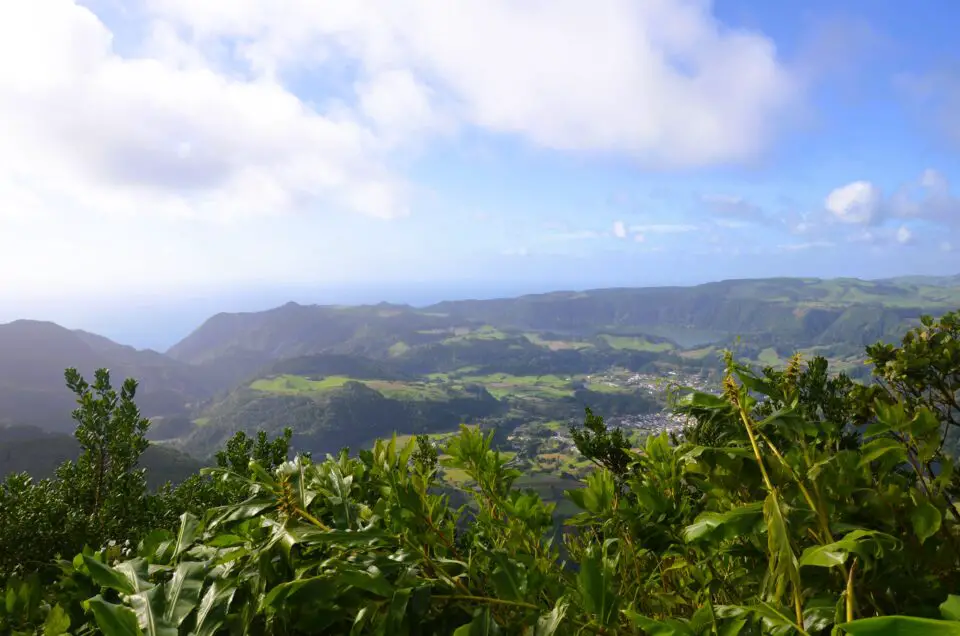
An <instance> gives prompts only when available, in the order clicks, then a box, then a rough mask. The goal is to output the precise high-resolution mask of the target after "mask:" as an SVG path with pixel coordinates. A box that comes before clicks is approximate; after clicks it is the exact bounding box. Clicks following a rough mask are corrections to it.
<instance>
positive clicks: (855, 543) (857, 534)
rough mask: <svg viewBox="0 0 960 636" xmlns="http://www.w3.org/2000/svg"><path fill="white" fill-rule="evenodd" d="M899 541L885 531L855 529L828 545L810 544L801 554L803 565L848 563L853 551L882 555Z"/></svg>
mask: <svg viewBox="0 0 960 636" xmlns="http://www.w3.org/2000/svg"><path fill="white" fill-rule="evenodd" d="M898 544H899V541H898V540H897V539H896V538H895V537H892V536H890V535H888V534H885V533H883V532H876V531H873V530H863V529H858V530H853V531H852V532H849V533H848V534H847V535H846V536H844V537H843V538H842V539H840V540H838V541H834V542H833V543H828V544H827V545H814V546H810V547H809V548H807V549H806V550H804V551H803V554H802V555H801V556H800V565H801V566H808V565H809V566H817V567H825V568H830V567H834V566H837V565H841V564H843V563H846V561H847V558H848V557H849V556H850V554H851V553H853V554H859V555H860V556H862V557H865V558H867V557H880V556H882V555H883V551H884V548H886V547H895V546H897V545H898Z"/></svg>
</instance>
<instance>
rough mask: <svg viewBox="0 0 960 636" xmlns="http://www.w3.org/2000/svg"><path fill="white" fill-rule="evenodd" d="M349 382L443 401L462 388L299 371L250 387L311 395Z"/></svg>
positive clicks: (405, 397) (387, 392)
mask: <svg viewBox="0 0 960 636" xmlns="http://www.w3.org/2000/svg"><path fill="white" fill-rule="evenodd" d="M347 382H359V383H361V384H365V385H366V386H368V387H370V388H371V389H373V390H375V391H379V392H380V393H381V394H383V396H384V397H387V398H391V399H395V400H408V401H417V400H430V401H442V400H446V399H449V398H450V397H453V396H456V395H458V394H459V393H460V391H462V389H463V386H462V385H461V384H453V383H451V384H435V383H432V382H397V381H391V380H358V379H356V378H350V377H347V376H343V375H331V376H327V377H325V378H323V379H321V380H311V379H309V378H305V377H303V376H299V375H280V376H277V377H274V378H264V379H260V380H256V381H254V382H253V383H252V384H251V385H250V388H251V389H253V390H255V391H263V392H266V393H276V394H279V395H310V394H317V393H325V392H328V391H332V390H334V389H339V388H340V387H342V386H343V385H344V384H346V383H347Z"/></svg>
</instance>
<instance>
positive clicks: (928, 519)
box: [910, 501, 942, 544]
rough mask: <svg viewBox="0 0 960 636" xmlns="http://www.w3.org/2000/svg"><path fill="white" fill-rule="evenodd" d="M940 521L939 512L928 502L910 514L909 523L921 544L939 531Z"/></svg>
mask: <svg viewBox="0 0 960 636" xmlns="http://www.w3.org/2000/svg"><path fill="white" fill-rule="evenodd" d="M941 521H942V518H941V517H940V511H939V510H937V508H936V507H935V506H934V505H933V504H931V503H930V502H929V501H924V502H923V503H921V504H920V505H919V506H917V507H916V508H914V509H913V512H911V513H910V523H912V524H913V531H914V532H916V533H917V538H919V539H920V543H921V544H923V542H924V541H926V540H927V539H929V538H930V537H932V536H933V535H934V534H936V533H937V531H938V530H940V523H941Z"/></svg>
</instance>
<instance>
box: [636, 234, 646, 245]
mask: <svg viewBox="0 0 960 636" xmlns="http://www.w3.org/2000/svg"><path fill="white" fill-rule="evenodd" d="M633 240H634V241H636V242H637V243H644V242H646V240H647V236H646V235H645V234H634V235H633Z"/></svg>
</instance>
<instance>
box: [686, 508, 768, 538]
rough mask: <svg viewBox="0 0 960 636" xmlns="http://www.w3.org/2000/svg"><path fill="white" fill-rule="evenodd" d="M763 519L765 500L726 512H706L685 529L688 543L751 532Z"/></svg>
mask: <svg viewBox="0 0 960 636" xmlns="http://www.w3.org/2000/svg"><path fill="white" fill-rule="evenodd" d="M762 521H763V502H762V501H758V502H756V503H751V504H747V505H745V506H740V507H739V508H734V509H733V510H728V511H726V512H704V513H701V514H700V515H698V516H697V518H696V520H694V522H693V523H692V524H690V525H689V526H687V527H686V528H684V529H683V538H684V540H685V541H686V542H687V543H693V542H694V541H703V540H707V539H712V540H718V539H731V538H733V537H737V536H741V535H744V534H747V533H749V531H750V530H751V529H752V528H753V527H754V526H756V525H757V524H758V523H761V522H762Z"/></svg>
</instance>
